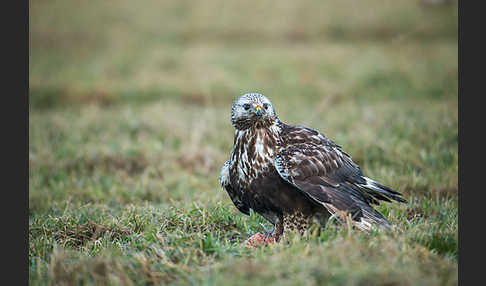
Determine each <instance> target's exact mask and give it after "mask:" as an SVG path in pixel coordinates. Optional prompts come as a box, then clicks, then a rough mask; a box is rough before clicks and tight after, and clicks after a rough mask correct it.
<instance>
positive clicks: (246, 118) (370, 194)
mask: <svg viewBox="0 0 486 286" xmlns="http://www.w3.org/2000/svg"><path fill="white" fill-rule="evenodd" d="M231 121H232V124H233V126H234V128H235V137H234V146H233V150H232V151H231V156H230V159H229V160H228V161H226V162H225V163H224V165H223V168H222V169H221V174H220V183H221V185H222V187H223V189H224V190H225V191H226V192H227V193H228V195H229V196H230V198H231V200H232V201H233V203H234V205H235V206H236V207H237V208H238V210H240V211H241V212H242V213H244V214H247V215H249V214H250V209H253V210H254V211H255V212H257V213H258V214H260V215H262V216H263V217H265V218H266V219H267V220H268V221H270V222H271V223H272V224H273V225H274V226H275V228H274V231H273V234H272V238H273V239H274V240H275V241H278V240H279V238H280V236H281V235H282V234H283V233H284V231H299V232H304V231H305V230H307V229H308V228H309V227H310V225H311V223H312V222H313V221H317V222H319V223H320V224H321V225H323V226H325V224H326V223H327V221H328V219H329V217H330V216H331V215H335V216H337V217H341V218H342V215H343V214H345V215H347V216H350V217H351V221H352V222H353V224H354V225H355V226H356V227H358V228H359V229H362V230H370V229H371V228H373V227H375V226H377V227H381V228H390V226H391V225H390V223H389V222H388V221H387V220H386V219H385V218H384V217H383V216H382V215H381V214H380V213H379V212H378V211H376V210H375V209H373V207H371V205H373V204H376V205H378V204H379V201H387V202H391V201H392V200H395V201H398V202H406V200H404V199H403V198H401V197H400V196H401V194H400V193H398V192H396V191H394V190H392V189H391V188H389V187H387V186H384V185H382V184H380V183H378V182H376V181H374V180H372V179H370V178H367V177H365V176H364V175H363V173H362V172H361V169H360V167H359V166H358V165H356V164H355V163H354V162H353V161H352V160H351V157H350V156H349V155H348V154H346V153H345V152H343V151H342V150H341V147H340V146H338V145H336V144H335V143H334V142H333V141H331V140H329V139H328V138H326V137H325V136H324V135H323V134H321V133H320V132H318V131H316V130H313V129H311V128H307V127H304V126H291V125H287V124H285V123H283V122H282V121H280V120H279V119H278V117H277V114H276V113H275V109H274V107H273V105H272V103H271V102H270V101H269V100H268V99H267V98H266V97H265V96H263V95H261V94H257V93H248V94H245V95H243V96H241V97H239V98H238V99H237V100H236V101H235V102H234V103H233V106H232V109H231Z"/></svg>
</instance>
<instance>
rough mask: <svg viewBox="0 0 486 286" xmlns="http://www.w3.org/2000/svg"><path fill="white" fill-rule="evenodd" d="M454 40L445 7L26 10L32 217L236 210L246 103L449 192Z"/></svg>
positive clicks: (46, 5) (213, 5)
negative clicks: (68, 211)
mask: <svg viewBox="0 0 486 286" xmlns="http://www.w3.org/2000/svg"><path fill="white" fill-rule="evenodd" d="M457 25H458V24H457V3H455V2H450V1H410V0H406V1H405V0H404V1H377V0H371V1H350V0H343V1H310V0H304V1H243V2H241V1H181V0H177V1H142V2H134V1H123V0H117V1H111V0H106V1H66V0H63V1H57V0H43V1H31V2H30V57H29V87H30V117H29V127H30V130H29V136H30V138H29V139H30V145H29V162H30V187H31V188H30V210H31V211H33V210H36V209H39V210H40V209H44V208H47V207H48V206H49V205H50V204H51V203H52V202H56V201H63V200H66V199H68V198H71V199H73V200H74V201H77V200H79V201H80V202H85V201H102V202H109V201H116V202H118V203H120V202H133V201H139V200H153V201H157V202H161V201H166V200H168V199H169V198H172V199H175V200H177V199H179V200H181V199H183V198H184V197H187V198H188V201H191V200H193V199H196V198H199V197H203V198H205V199H207V198H208V197H209V198H215V199H216V200H221V199H227V198H226V197H225V195H224V194H222V195H221V193H220V192H219V189H218V188H219V186H218V182H217V176H218V174H219V169H220V166H221V165H222V164H223V162H224V161H225V160H226V159H227V157H228V156H229V153H230V151H231V146H232V142H233V128H232V126H231V124H230V120H229V118H230V117H229V114H230V107H231V103H232V101H233V100H234V99H236V98H237V97H238V96H240V95H242V94H243V93H246V92H260V93H263V94H264V95H266V96H267V97H268V98H270V100H272V101H273V103H274V105H275V108H276V110H277V113H278V114H279V116H280V119H281V120H283V121H284V122H287V123H289V124H305V125H308V126H310V127H312V128H315V129H318V130H320V131H321V132H323V133H324V134H325V135H326V136H328V137H330V138H331V139H333V140H335V141H336V142H337V143H338V144H340V145H341V146H343V148H344V149H345V150H348V151H349V153H350V154H351V155H353V158H354V159H355V161H357V162H358V163H361V164H364V166H363V167H364V169H365V170H366V169H367V168H368V173H372V174H373V173H375V175H377V176H378V178H380V177H381V178H382V180H385V183H387V182H392V181H393V182H394V185H398V186H399V187H402V189H404V190H405V192H406V191H407V190H409V189H412V188H415V189H417V186H419V187H420V188H422V189H426V187H428V186H429V185H430V184H431V182H430V180H429V179H430V178H429V177H428V176H435V177H433V180H434V181H433V183H434V184H437V186H436V188H437V189H441V190H443V189H455V188H457V173H456V171H457V166H456V165H457V164H456V163H457V162H456V157H457V150H455V149H454V148H455V147H457V85H458V80H457V77H458V72H457V66H458V57H457V51H458V49H457V40H458V36H457V31H458V26H457ZM434 134H435V135H434ZM441 140H444V141H445V143H444V144H446V145H447V144H449V145H447V146H449V147H450V150H449V149H447V148H444V146H442V145H441V144H442V143H441V142H442V141H441ZM449 147H448V148H449ZM383 153H386V155H383ZM403 154H408V156H407V157H404V158H401V157H403ZM397 156H398V157H397ZM395 159H397V161H394V160H395ZM436 159H437V160H436ZM399 160H401V161H399ZM437 162H439V163H437ZM386 164H392V165H393V164H394V165H393V166H394V167H395V168H396V169H397V170H390V169H388V170H384V169H383V166H385V167H386ZM430 164H438V165H437V166H434V167H435V169H436V170H437V171H440V170H442V169H444V170H443V171H445V172H448V173H446V176H445V177H447V178H446V179H444V178H440V175H438V173H437V174H435V175H434V173H432V174H431V173H430V172H423V173H421V172H418V175H415V177H416V179H415V181H413V180H412V181H411V180H410V174H411V172H412V173H413V172H417V170H418V169H420V168H422V169H426V168H427V167H430ZM375 165H376V166H377V167H376V168H374V166H375ZM378 166H381V168H380V167H378ZM426 166H427V167H426ZM451 166H453V167H452V169H451ZM441 168H442V169H441ZM380 172H383V174H381V173H380ZM372 174H370V175H372ZM447 174H450V175H449V176H447ZM421 176H425V177H427V178H426V179H424V178H421ZM386 178H389V179H388V181H387V179H386ZM191 182H192V183H191ZM191 184H192V185H191ZM201 188H202V189H204V190H206V192H201V191H196V190H197V189H201ZM192 192H194V194H192ZM193 195H194V196H193ZM208 195H209V196H208ZM46 196H47V197H48V198H49V199H47V200H46V199H45V198H46Z"/></svg>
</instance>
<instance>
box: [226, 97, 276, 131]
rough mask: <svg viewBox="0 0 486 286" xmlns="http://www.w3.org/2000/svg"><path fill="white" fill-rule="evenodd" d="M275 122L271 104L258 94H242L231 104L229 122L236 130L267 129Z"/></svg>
mask: <svg viewBox="0 0 486 286" xmlns="http://www.w3.org/2000/svg"><path fill="white" fill-rule="evenodd" d="M276 120H277V115H276V114H275V109H274V108H273V105H272V103H271V102H270V100H268V98H266V97H265V96H263V95H261V94H259V93H247V94H244V95H242V96H240V97H239V98H238V99H237V100H235V101H234V102H233V106H232V108H231V122H232V123H233V126H234V127H235V128H236V129H238V130H245V129H248V128H251V127H256V128H264V127H268V126H270V125H272V124H273V123H274V122H275V121H276Z"/></svg>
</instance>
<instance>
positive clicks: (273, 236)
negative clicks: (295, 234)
mask: <svg viewBox="0 0 486 286" xmlns="http://www.w3.org/2000/svg"><path fill="white" fill-rule="evenodd" d="M283 231H284V226H283V221H282V220H281V219H277V222H276V223H275V227H274V228H273V230H272V231H270V232H265V243H267V244H268V243H273V242H278V241H279V240H280V237H281V236H282V234H283Z"/></svg>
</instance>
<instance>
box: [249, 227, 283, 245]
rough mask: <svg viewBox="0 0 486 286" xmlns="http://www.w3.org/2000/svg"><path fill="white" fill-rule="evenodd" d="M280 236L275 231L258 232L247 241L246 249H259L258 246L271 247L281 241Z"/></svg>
mask: <svg viewBox="0 0 486 286" xmlns="http://www.w3.org/2000/svg"><path fill="white" fill-rule="evenodd" d="M279 238H280V236H279V235H277V234H276V233H275V231H274V230H266V231H264V232H263V234H262V233H260V232H257V233H256V234H254V235H252V236H250V238H248V239H247V240H246V241H245V246H246V247H258V245H260V244H263V245H269V244H273V243H275V242H278V241H279Z"/></svg>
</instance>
